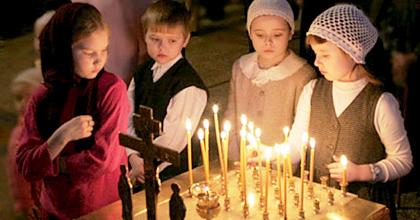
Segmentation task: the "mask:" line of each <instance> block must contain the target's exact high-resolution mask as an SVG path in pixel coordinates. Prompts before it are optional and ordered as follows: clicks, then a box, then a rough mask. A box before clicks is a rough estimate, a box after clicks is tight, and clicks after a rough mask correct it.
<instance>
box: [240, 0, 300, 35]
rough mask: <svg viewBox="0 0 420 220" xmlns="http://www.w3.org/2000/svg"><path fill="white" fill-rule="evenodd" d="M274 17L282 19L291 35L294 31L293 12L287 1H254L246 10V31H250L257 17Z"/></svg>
mask: <svg viewBox="0 0 420 220" xmlns="http://www.w3.org/2000/svg"><path fill="white" fill-rule="evenodd" d="M262 15H274V16H279V17H282V18H283V19H284V20H286V21H287V23H288V24H289V26H290V30H291V33H292V34H293V32H294V31H295V20H294V17H293V11H292V8H291V7H290V5H289V3H288V2H287V0H254V1H253V2H252V3H251V5H250V6H249V8H248V15H247V20H246V29H247V30H248V32H250V30H251V23H252V21H253V20H254V19H255V18H257V17H258V16H262Z"/></svg>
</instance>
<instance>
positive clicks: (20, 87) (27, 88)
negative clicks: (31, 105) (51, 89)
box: [12, 83, 36, 115]
mask: <svg viewBox="0 0 420 220" xmlns="http://www.w3.org/2000/svg"><path fill="white" fill-rule="evenodd" d="M35 89H36V86H35V85H32V84H29V83H17V84H15V85H13V87H12V94H13V96H14V97H15V103H14V104H15V108H16V111H17V112H18V113H19V114H20V115H22V114H23V113H24V111H25V107H26V104H27V103H28V101H29V98H30V97H31V95H32V93H33V91H34V90H35Z"/></svg>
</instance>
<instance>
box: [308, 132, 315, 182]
mask: <svg viewBox="0 0 420 220" xmlns="http://www.w3.org/2000/svg"><path fill="white" fill-rule="evenodd" d="M309 145H310V146H311V164H310V166H309V184H312V182H313V181H314V164H315V139H314V138H310V140H309Z"/></svg>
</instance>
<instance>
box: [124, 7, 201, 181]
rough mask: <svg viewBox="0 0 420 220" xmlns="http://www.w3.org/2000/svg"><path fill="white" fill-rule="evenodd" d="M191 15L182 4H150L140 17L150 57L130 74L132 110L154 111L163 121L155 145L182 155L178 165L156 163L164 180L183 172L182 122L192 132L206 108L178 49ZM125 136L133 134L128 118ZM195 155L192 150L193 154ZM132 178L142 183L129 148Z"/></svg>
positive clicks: (140, 168)
mask: <svg viewBox="0 0 420 220" xmlns="http://www.w3.org/2000/svg"><path fill="white" fill-rule="evenodd" d="M189 22H190V14H189V13H188V11H187V9H186V8H185V6H184V5H183V4H180V3H178V2H176V1H168V0H162V1H157V2H155V3H153V4H152V5H150V6H149V8H148V9H147V10H146V12H145V13H144V15H143V16H142V24H143V32H144V36H145V41H146V46H147V53H148V55H149V56H150V57H151V58H152V59H150V60H149V61H147V62H145V63H144V64H142V65H141V66H139V67H138V68H137V70H136V72H135V73H134V77H133V80H132V81H131V83H130V86H129V89H128V93H129V95H128V96H129V98H130V99H131V103H132V112H133V111H134V112H135V111H137V110H138V106H139V105H145V106H148V107H151V108H152V109H153V117H154V119H157V120H159V121H161V122H162V126H163V132H162V135H161V136H159V137H156V138H155V140H154V142H153V143H154V144H156V145H160V146H164V147H167V148H170V149H172V150H176V151H178V152H180V153H181V167H179V168H176V167H174V166H172V165H171V164H169V163H166V162H164V163H162V164H160V165H159V170H160V171H162V172H160V179H161V180H162V181H164V180H166V179H169V178H170V177H173V176H176V175H178V174H180V173H182V172H184V171H186V170H187V161H186V144H187V138H186V131H185V122H186V120H187V118H189V119H191V122H192V131H195V129H196V127H197V125H198V122H199V121H200V118H201V115H202V113H203V111H204V109H205V107H206V104H207V95H208V92H207V88H206V86H205V85H204V83H203V81H202V80H201V78H200V77H199V76H198V74H197V72H196V71H195V70H194V68H193V67H192V66H191V64H190V63H189V62H188V61H187V60H186V59H185V58H184V57H183V55H182V53H181V51H182V49H183V48H185V47H186V46H187V44H188V41H189V39H190V32H191V30H190V27H189ZM129 132H130V133H131V134H135V130H134V128H133V123H132V114H131V115H130V118H129ZM193 152H194V151H193ZM127 154H128V156H129V161H130V165H131V168H132V169H131V171H130V178H131V179H136V180H137V182H140V183H142V182H144V167H143V159H142V158H141V157H140V155H139V154H138V153H137V152H135V151H133V150H130V149H128V148H127Z"/></svg>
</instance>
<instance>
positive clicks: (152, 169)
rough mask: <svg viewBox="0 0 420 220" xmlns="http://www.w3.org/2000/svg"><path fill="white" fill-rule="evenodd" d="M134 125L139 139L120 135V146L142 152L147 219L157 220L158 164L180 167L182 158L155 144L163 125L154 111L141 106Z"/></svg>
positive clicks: (134, 119)
mask: <svg viewBox="0 0 420 220" xmlns="http://www.w3.org/2000/svg"><path fill="white" fill-rule="evenodd" d="M133 125H134V128H135V129H136V132H137V135H138V136H139V137H138V138H137V137H133V136H130V135H126V134H121V133H120V135H119V138H120V144H121V145H123V146H126V147H128V148H131V149H133V150H136V151H138V152H140V156H141V157H142V158H143V160H144V176H145V182H144V184H145V190H146V206H147V219H148V220H155V219H156V206H157V195H158V193H159V190H158V187H159V186H158V184H157V178H156V168H157V162H158V161H162V162H163V161H167V162H170V163H172V164H173V165H174V166H179V163H180V156H179V153H178V152H176V151H174V150H171V149H168V148H165V147H162V146H158V145H155V144H153V139H154V137H155V136H158V135H160V133H161V123H160V122H159V121H158V120H155V119H153V109H151V108H149V107H146V106H142V105H140V107H139V113H138V114H134V115H133Z"/></svg>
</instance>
